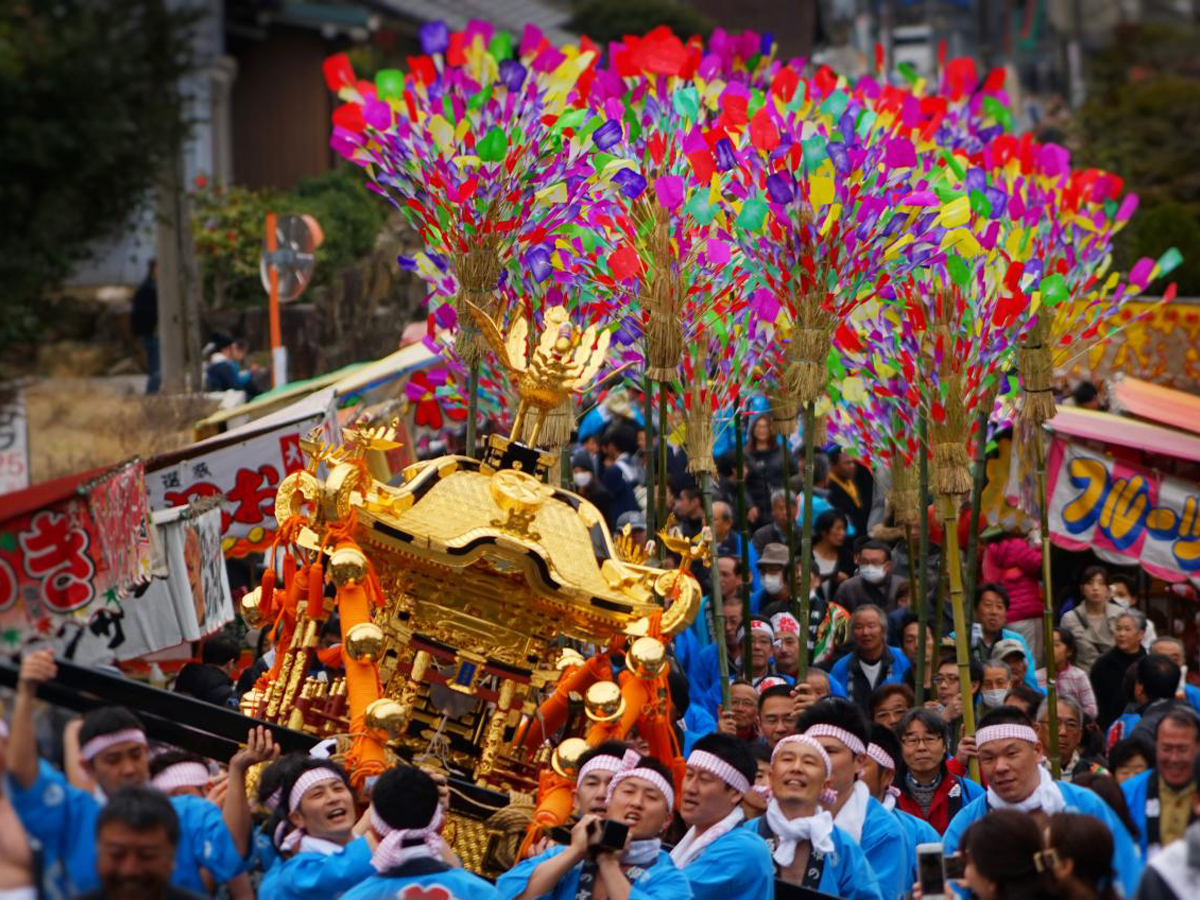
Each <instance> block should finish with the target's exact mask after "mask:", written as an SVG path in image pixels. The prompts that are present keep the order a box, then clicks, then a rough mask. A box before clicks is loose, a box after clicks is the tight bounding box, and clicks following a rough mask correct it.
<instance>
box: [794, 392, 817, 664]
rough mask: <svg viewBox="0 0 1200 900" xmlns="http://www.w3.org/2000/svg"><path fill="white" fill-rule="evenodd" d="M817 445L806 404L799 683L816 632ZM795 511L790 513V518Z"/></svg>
mask: <svg viewBox="0 0 1200 900" xmlns="http://www.w3.org/2000/svg"><path fill="white" fill-rule="evenodd" d="M816 443H817V405H816V403H814V402H813V401H812V400H809V401H808V402H807V403H805V404H804V511H803V513H801V515H802V516H803V519H802V520H801V522H800V587H799V593H800V598H799V599H800V615H799V616H798V617H797V618H798V619H799V622H800V668H799V675H798V676H797V680H798V681H802V680H804V679H805V678H807V677H808V661H809V656H810V654H811V649H810V647H809V638H810V635H811V634H812V628H811V625H810V622H809V618H810V617H811V615H812V613H811V607H812V599H811V597H812V562H813V551H812V538H813V521H812V517H813V515H812V512H813V468H814V467H815V465H816V463H815V462H814V460H813V456H814V453H815V450H816ZM791 516H792V511H791V510H790V509H789V510H788V518H789V519H790V518H791Z"/></svg>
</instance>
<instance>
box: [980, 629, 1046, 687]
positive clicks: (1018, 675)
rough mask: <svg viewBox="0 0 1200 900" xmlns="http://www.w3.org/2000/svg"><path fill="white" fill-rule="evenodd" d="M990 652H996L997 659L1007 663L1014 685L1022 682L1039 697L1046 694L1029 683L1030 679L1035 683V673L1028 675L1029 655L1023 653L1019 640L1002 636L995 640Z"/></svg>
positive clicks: (1023, 649)
mask: <svg viewBox="0 0 1200 900" xmlns="http://www.w3.org/2000/svg"><path fill="white" fill-rule="evenodd" d="M992 652H993V653H994V654H996V658H997V659H1002V660H1004V662H1005V663H1007V664H1008V670H1009V671H1010V672H1011V673H1012V683H1013V686H1014V687H1015V686H1016V685H1018V684H1024V685H1025V687H1027V688H1029V689H1030V690H1031V691H1035V692H1036V693H1037V695H1038V696H1039V697H1044V696H1046V692H1045V691H1043V690H1042V689H1041V687H1040V686H1039V687H1036V688H1035V687H1033V686H1032V685H1031V684H1030V681H1031V680H1032V681H1033V683H1034V684H1036V683H1037V674H1036V673H1034V677H1033V678H1032V679H1030V677H1029V657H1028V656H1026V655H1025V652H1026V651H1025V648H1024V647H1022V646H1021V642H1020V641H1015V640H1013V639H1012V638H1004V639H1003V640H999V641H996V643H995V645H994V646H993V647H992Z"/></svg>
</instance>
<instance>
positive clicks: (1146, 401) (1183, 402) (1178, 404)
mask: <svg viewBox="0 0 1200 900" xmlns="http://www.w3.org/2000/svg"><path fill="white" fill-rule="evenodd" d="M1108 393H1109V401H1110V403H1111V405H1112V407H1113V410H1114V411H1116V412H1122V413H1125V414H1127V415H1130V416H1137V417H1138V418H1140V419H1149V420H1150V421H1152V422H1156V423H1158V424H1159V425H1166V426H1167V427H1169V428H1180V429H1183V430H1185V431H1191V432H1193V433H1195V434H1200V397H1197V396H1196V395H1195V394H1189V393H1187V392H1186V391H1177V390H1174V389H1173V388H1169V387H1163V386H1162V385H1159V384H1154V383H1153V382H1150V381H1142V380H1141V379H1140V378H1130V377H1128V376H1127V375H1118V376H1117V377H1116V378H1115V379H1114V380H1113V382H1112V384H1111V385H1110V386H1109V391H1108Z"/></svg>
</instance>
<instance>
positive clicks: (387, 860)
mask: <svg viewBox="0 0 1200 900" xmlns="http://www.w3.org/2000/svg"><path fill="white" fill-rule="evenodd" d="M441 827H442V805H441V804H440V803H439V804H438V805H437V806H436V807H435V808H434V810H433V818H432V819H430V820H429V824H428V825H426V826H425V827H424V828H393V827H392V826H391V825H389V824H388V823H387V822H385V821H384V820H383V819H382V818H381V817H380V815H379V813H377V812H376V811H375V807H373V806H372V807H371V828H372V830H374V832H375V833H376V834H377V835H379V838H380V840H379V846H378V847H376V848H375V852H374V853H372V854H371V865H372V866H374V867H375V871H376V872H389V871H391V870H392V869H394V868H396V867H397V866H401V865H403V864H404V863H405V862H407V861H408V859H410V858H411V857H413V856H418V855H419V856H433V857H437V856H439V855H440V854H441V850H442V847H443V841H442V836H441V835H440V834H438V829H439V828H441ZM406 841H413V842H418V843H416V846H415V847H414V846H413V844H409V846H407V847H406V846H404V844H405V842H406ZM417 848H419V849H417Z"/></svg>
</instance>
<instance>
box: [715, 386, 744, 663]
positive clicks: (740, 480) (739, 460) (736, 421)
mask: <svg viewBox="0 0 1200 900" xmlns="http://www.w3.org/2000/svg"><path fill="white" fill-rule="evenodd" d="M733 439H734V442H735V444H736V446H737V449H736V450H735V451H734V459H735V460H736V462H735V465H736V466H737V530H738V537H739V543H740V544H741V545H742V672H743V674H744V676H745V678H746V680H747V681H749V680H750V679H751V677H752V673H753V667H752V663H751V661H750V648H751V646H752V645H753V643H754V642H753V639H752V636H751V634H750V618H751V616H752V615H753V613H751V611H750V548H749V546H747V544H746V456H745V450H744V449H743V448H742V413H741V410H739V409H736V408H735V409H734V411H733ZM714 530H715V529H714ZM713 539H714V540H715V539H716V537H715V534H714V538H713Z"/></svg>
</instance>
